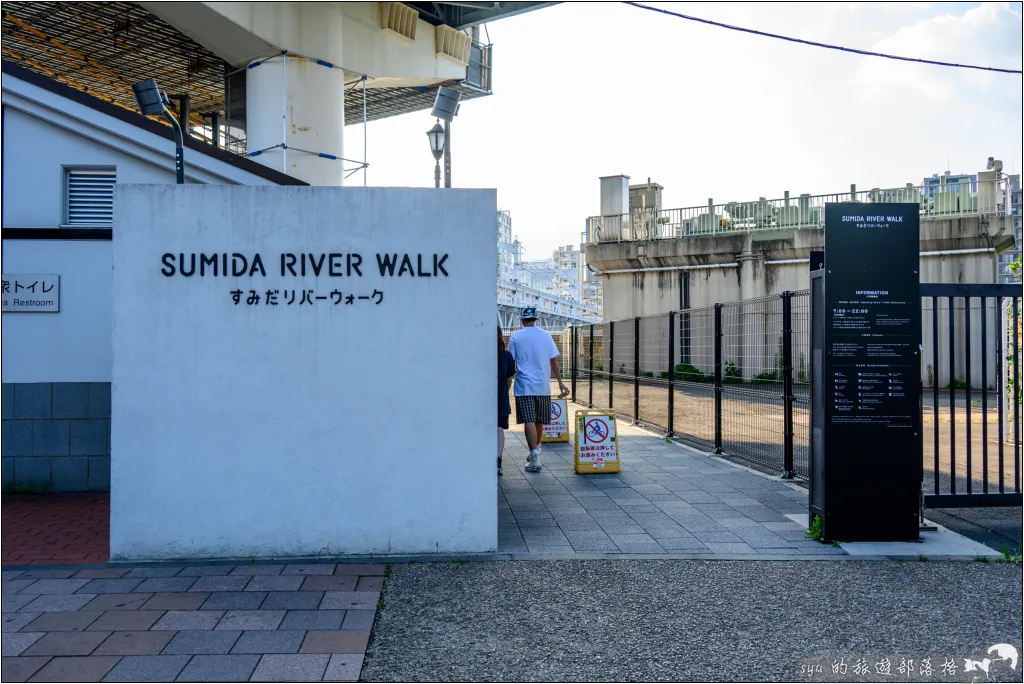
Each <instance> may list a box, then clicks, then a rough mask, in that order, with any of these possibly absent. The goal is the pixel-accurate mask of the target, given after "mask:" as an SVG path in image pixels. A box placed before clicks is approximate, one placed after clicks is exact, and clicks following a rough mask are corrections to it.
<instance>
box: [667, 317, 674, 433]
mask: <svg viewBox="0 0 1024 684" xmlns="http://www.w3.org/2000/svg"><path fill="white" fill-rule="evenodd" d="M675 346H676V312H675V311H669V312H668V436H669V437H671V436H672V433H673V431H674V430H675V420H674V418H675V413H676V412H675V394H676V392H675V389H673V387H672V384H673V382H672V381H673V380H674V379H675V375H676V367H675V363H674V360H675V359H674V358H673V357H674V356H675Z"/></svg>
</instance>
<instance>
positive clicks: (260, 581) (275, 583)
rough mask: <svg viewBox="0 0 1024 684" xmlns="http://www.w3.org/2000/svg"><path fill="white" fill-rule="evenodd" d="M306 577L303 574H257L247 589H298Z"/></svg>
mask: <svg viewBox="0 0 1024 684" xmlns="http://www.w3.org/2000/svg"><path fill="white" fill-rule="evenodd" d="M304 579H305V577H303V576H302V575H286V576H282V575H256V576H254V577H253V578H252V579H251V580H250V581H249V583H248V584H247V585H245V591H297V590H298V588H299V587H300V586H302V582H303V580H304Z"/></svg>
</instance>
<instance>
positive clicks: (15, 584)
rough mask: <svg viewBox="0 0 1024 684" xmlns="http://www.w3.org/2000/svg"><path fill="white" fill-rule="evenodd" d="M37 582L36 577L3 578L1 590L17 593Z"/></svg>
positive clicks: (0, 583)
mask: <svg viewBox="0 0 1024 684" xmlns="http://www.w3.org/2000/svg"><path fill="white" fill-rule="evenodd" d="M35 582H36V580H34V579H15V580H3V581H2V582H0V591H3V592H8V591H9V592H11V593H12V594H17V593H18V592H19V591H21V590H22V589H25V588H26V587H29V586H32V585H33V584H35Z"/></svg>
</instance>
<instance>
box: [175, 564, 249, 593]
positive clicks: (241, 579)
mask: <svg viewBox="0 0 1024 684" xmlns="http://www.w3.org/2000/svg"><path fill="white" fill-rule="evenodd" d="M186 569H187V568H186ZM182 574H183V573H182ZM179 576H180V575H179ZM250 579H251V578H250V577H249V576H234V577H221V576H214V575H203V576H201V577H200V578H199V579H197V580H196V583H195V584H193V585H192V587H191V588H190V589H189V591H242V590H243V589H245V585H246V584H248V583H249V580H250Z"/></svg>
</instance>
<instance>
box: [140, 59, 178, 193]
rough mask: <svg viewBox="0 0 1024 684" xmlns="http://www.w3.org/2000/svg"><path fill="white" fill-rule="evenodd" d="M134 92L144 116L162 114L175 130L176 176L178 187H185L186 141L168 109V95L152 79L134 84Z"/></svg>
mask: <svg viewBox="0 0 1024 684" xmlns="http://www.w3.org/2000/svg"><path fill="white" fill-rule="evenodd" d="M132 91H133V92H134V93H135V101H136V102H138V104H139V110H140V111H141V112H142V115H143V116H155V115H157V114H160V115H162V116H163V117H164V118H165V119H167V121H168V122H170V124H171V128H172V129H173V130H174V175H175V177H176V179H177V182H178V185H183V184H184V183H185V151H184V145H185V141H184V139H183V136H182V132H181V124H180V123H179V122H178V120H177V119H175V118H174V115H173V114H171V112H170V110H169V109H167V106H168V105H169V104H170V100H168V99H167V93H165V92H164V91H162V90H160V88H158V87H157V85H156V81H154V80H153V79H151V78H147V79H146V80H145V81H139V82H138V83H133V84H132Z"/></svg>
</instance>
